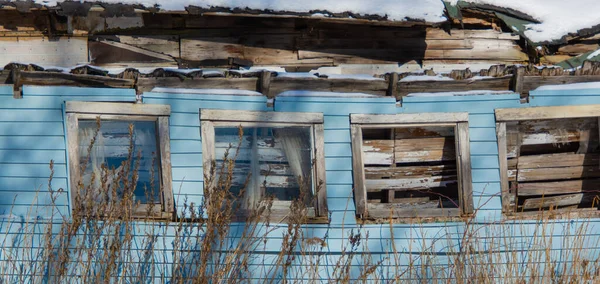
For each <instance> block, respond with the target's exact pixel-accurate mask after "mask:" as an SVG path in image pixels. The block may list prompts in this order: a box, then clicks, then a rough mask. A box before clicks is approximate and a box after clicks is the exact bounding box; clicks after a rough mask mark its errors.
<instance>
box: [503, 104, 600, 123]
mask: <svg viewBox="0 0 600 284" xmlns="http://www.w3.org/2000/svg"><path fill="white" fill-rule="evenodd" d="M598 113H600V105H579V106H549V107H529V108H506V109H496V121H519V120H537V119H558V118H578V117H597V116H598Z"/></svg>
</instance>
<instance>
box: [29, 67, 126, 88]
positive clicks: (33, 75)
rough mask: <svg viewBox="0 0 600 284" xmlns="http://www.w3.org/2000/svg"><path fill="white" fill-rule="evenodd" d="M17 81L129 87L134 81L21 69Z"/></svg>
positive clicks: (42, 84) (54, 84) (60, 84)
mask: <svg viewBox="0 0 600 284" xmlns="http://www.w3.org/2000/svg"><path fill="white" fill-rule="evenodd" d="M18 83H19V84H20V85H40V86H77V87H103V88H126V89H131V88H133V87H134V84H135V81H134V80H129V79H117V78H111V77H106V76H94V75H75V74H66V73H58V72H29V71H21V72H20V73H19V78H18Z"/></svg>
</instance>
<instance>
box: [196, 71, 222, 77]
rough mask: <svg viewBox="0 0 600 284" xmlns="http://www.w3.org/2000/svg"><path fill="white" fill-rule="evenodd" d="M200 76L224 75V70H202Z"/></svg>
mask: <svg viewBox="0 0 600 284" xmlns="http://www.w3.org/2000/svg"><path fill="white" fill-rule="evenodd" d="M202 77H225V72H223V71H218V70H203V71H202Z"/></svg>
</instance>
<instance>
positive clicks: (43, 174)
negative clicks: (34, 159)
mask: <svg viewBox="0 0 600 284" xmlns="http://www.w3.org/2000/svg"><path fill="white" fill-rule="evenodd" d="M0 168H1V169H2V170H0V177H32V178H48V177H50V165H49V164H1V163H0ZM53 177H55V178H66V177H67V165H65V164H54V174H53Z"/></svg>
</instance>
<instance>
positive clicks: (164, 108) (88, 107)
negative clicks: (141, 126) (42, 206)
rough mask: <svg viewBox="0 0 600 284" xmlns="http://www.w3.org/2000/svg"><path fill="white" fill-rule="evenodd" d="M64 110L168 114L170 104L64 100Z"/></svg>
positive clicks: (153, 114) (96, 112)
mask: <svg viewBox="0 0 600 284" xmlns="http://www.w3.org/2000/svg"><path fill="white" fill-rule="evenodd" d="M65 111H66V112H68V113H70V112H76V113H89V114H96V115H100V114H114V115H141V116H169V115H170V114H171V106H170V105H155V104H136V103H105V102H66V107H65Z"/></svg>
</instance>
